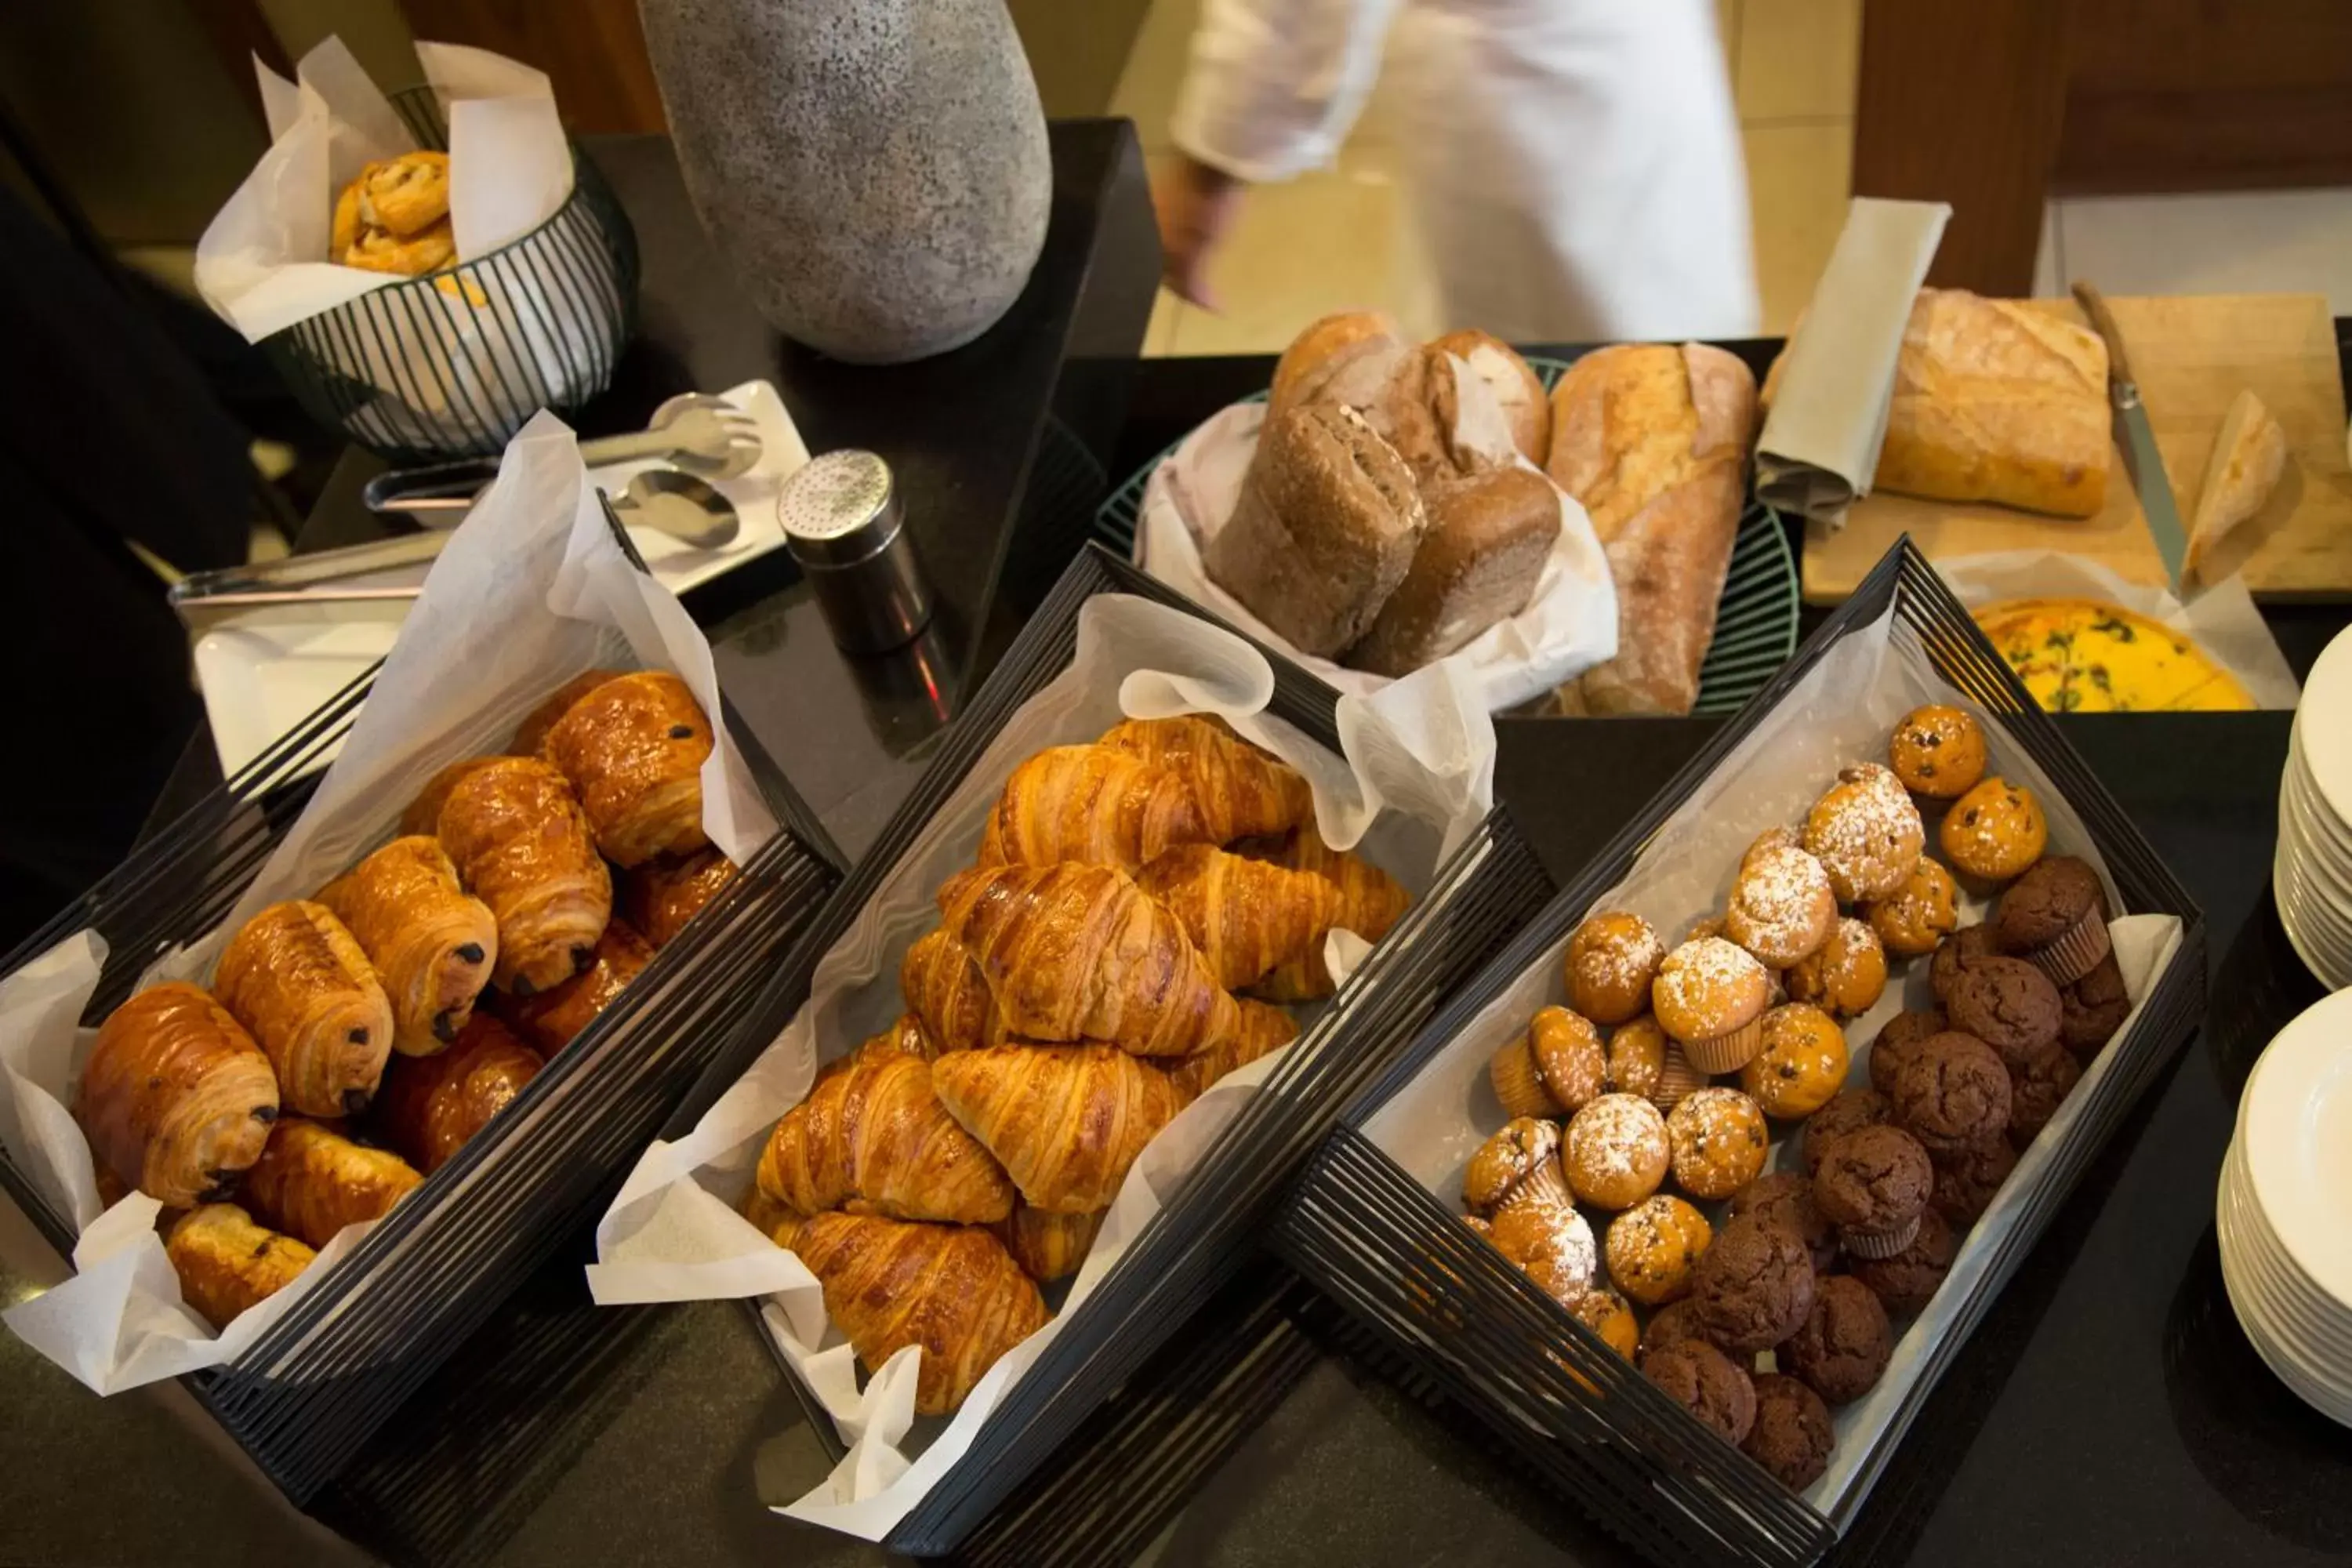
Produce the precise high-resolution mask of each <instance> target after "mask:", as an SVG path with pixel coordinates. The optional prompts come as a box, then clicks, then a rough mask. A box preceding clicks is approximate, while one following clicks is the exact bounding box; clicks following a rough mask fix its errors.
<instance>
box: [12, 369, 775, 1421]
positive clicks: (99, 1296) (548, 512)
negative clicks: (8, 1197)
mask: <svg viewBox="0 0 2352 1568" xmlns="http://www.w3.org/2000/svg"><path fill="white" fill-rule="evenodd" d="M602 665H615V666H620V667H627V666H631V665H636V666H642V667H644V668H659V669H667V670H671V671H674V672H675V673H676V674H677V676H678V677H679V678H680V679H683V680H684V681H685V682H686V683H687V685H688V687H689V688H691V689H693V692H694V696H695V700H697V701H698V702H700V703H701V704H702V706H703V710H704V711H706V712H708V713H709V714H710V715H711V716H712V724H711V731H712V733H713V736H714V739H715V741H716V746H715V748H714V750H713V752H712V753H711V756H710V759H709V762H707V763H704V764H703V771H702V790H703V826H704V828H705V829H706V830H707V831H708V832H709V835H710V837H711V839H712V841H713V842H715V843H716V844H718V845H719V847H720V848H721V849H723V850H725V851H726V852H727V854H728V855H730V857H732V858H734V859H735V860H737V861H738V862H739V863H740V862H741V861H743V860H746V859H748V858H751V854H752V853H753V852H754V851H755V850H756V849H757V848H758V847H760V846H761V844H763V843H765V842H766V841H767V840H768V839H769V838H770V837H772V836H773V835H774V833H775V831H776V826H777V824H776V820H775V817H774V816H773V815H772V814H771V812H770V811H769V809H768V806H767V805H766V803H765V802H764V801H763V800H762V799H761V795H760V793H759V789H758V787H757V785H756V784H754V783H753V782H752V779H751V772H750V770H749V768H748V766H747V765H746V764H745V763H744V761H743V758H742V755H741V753H740V752H739V751H738V750H737V749H736V747H735V745H734V742H732V741H731V740H730V738H729V735H728V732H727V727H726V726H725V724H723V723H721V722H719V721H718V716H719V711H720V709H719V682H718V677H717V674H716V671H715V669H714V668H713V666H712V663H711V658H710V645H709V643H708V642H707V641H706V640H705V639H704V638H703V636H702V633H701V632H700V631H699V630H698V628H697V627H696V626H695V625H694V621H693V618H692V617H691V616H688V615H687V613H686V611H685V609H684V607H683V606H681V605H679V604H678V602H677V597H676V596H675V595H672V594H671V593H670V592H669V590H667V588H664V587H662V586H661V585H660V584H658V583H656V582H655V581H654V580H653V579H652V578H651V577H649V576H647V575H646V574H644V573H642V572H639V571H638V570H637V569H636V568H635V566H633V565H631V564H630V563H629V561H628V559H627V558H626V557H625V555H623V554H622V552H621V549H620V546H619V544H618V543H617V542H615V541H614V539H613V537H612V534H611V531H610V530H609V529H608V528H607V527H606V525H605V522H604V511H603V509H602V507H601V506H600V505H599V504H598V501H597V499H596V494H595V491H594V490H593V489H592V488H590V486H589V485H588V483H587V470H586V469H584V468H582V467H581V464H580V452H579V447H578V445H577V443H575V442H574V441H573V439H572V432H571V431H570V430H569V429H567V428H566V427H565V426H563V424H562V422H561V421H559V420H557V419H556V418H555V417H554V416H551V415H546V414H542V415H541V416H538V417H537V418H536V419H534V420H532V421H531V423H530V426H527V427H526V428H525V429H524V431H523V433H522V434H521V435H520V436H519V437H516V438H515V440H514V442H513V443H512V444H511V445H510V446H509V447H508V448H507V453H506V457H505V458H504V459H503V461H502V462H501V463H500V466H499V477H498V480H497V482H496V483H495V484H494V485H492V487H491V488H490V489H489V490H488V493H487V494H486V495H485V496H484V497H483V499H482V501H481V503H480V504H479V505H478V506H476V507H475V508H474V510H473V511H472V512H471V513H470V514H468V516H467V519H466V521H465V523H464V524H463V526H461V527H460V528H458V530H457V531H456V532H455V533H453V534H452V535H451V536H450V539H449V543H448V546H447V548H446V549H445V550H443V552H441V555H440V558H439V559H438V560H437V561H436V562H435V563H434V565H433V570H432V573H431V574H430V575H429V576H427V577H426V578H425V587H424V589H423V591H422V593H421V594H420V595H419V596H418V598H417V601H416V606H415V609H414V610H412V611H411V612H410V613H409V616H408V618H407V620H406V622H405V623H404V625H403V626H402V627H401V634H400V640H399V642H398V643H397V644H395V645H394V648H393V650H392V652H391V654H390V655H389V656H387V657H386V658H385V660H384V664H383V670H382V671H381V672H380V673H379V674H378V675H377V677H376V681H375V685H374V687H373V690H372V692H371V694H370V695H369V697H368V700H367V704H366V706H365V707H364V708H362V710H361V711H360V716H359V720H358V722H357V723H356V724H355V725H354V726H353V727H352V732H351V735H350V737H349V739H348V740H347V741H346V742H344V745H343V748H342V751H341V753H340V754H338V755H337V757H336V759H335V761H334V763H333V765H332V766H331V768H330V769H329V770H328V772H327V775H326V777H325V778H324V779H322V780H320V783H319V786H318V788H317V790H316V791H315V792H314V793H313V794H312V795H311V796H310V802H309V804H308V805H306V806H305V807H304V808H303V811H302V815H301V816H299V818H298V819H297V820H296V821H295V823H294V825H293V826H291V827H290V828H289V830H288V831H287V835H286V837H285V838H284V839H283V841H281V842H280V843H279V844H278V848H277V850H276V852H275V853H274V854H272V855H271V857H270V858H269V859H268V862H266V863H265V864H264V865H263V867H262V868H261V871H260V873H259V874H258V875H257V877H256V879H254V882H253V885H252V886H251V887H250V888H248V889H246V892H245V894H244V896H243V897H242V898H241V899H239V900H237V903H236V908H235V909H234V910H231V911H230V913H229V916H228V918H227V919H226V921H223V922H222V923H221V925H220V926H219V927H217V928H216V929H215V931H212V932H211V933H210V934H209V935H208V936H207V937H205V940H203V941H202V942H197V943H194V944H193V945H192V946H190V947H187V948H182V949H175V950H173V952H168V953H166V954H164V955H163V958H161V959H159V960H158V961H157V962H156V963H154V964H152V966H150V968H149V969H148V971H147V972H146V973H144V974H143V975H142V976H141V982H140V983H141V984H142V986H145V985H152V984H157V983H159V982H161V981H165V980H191V981H194V982H196V983H198V984H202V983H204V982H205V980H206V979H207V978H208V977H209V976H210V974H211V973H212V966H213V963H214V961H215V959H216V958H217V957H218V955H219V952H220V950H221V949H222V947H224V946H225V945H226V943H227V941H228V938H229V937H230V936H231V935H232V934H234V933H235V932H236V929H237V927H238V926H240V925H241V924H243V923H244V921H246V920H247V919H248V918H249V917H250V916H252V915H253V914H254V913H255V912H256V911H257V910H261V909H262V908H264V907H265V906H267V905H268V904H272V903H276V902H278V901H279V900H285V899H293V898H308V897H310V894H311V893H312V892H314V891H315V890H316V889H318V888H319V887H320V886H321V885H322V884H323V883H325V882H327V881H328V880H329V879H331V878H333V877H335V876H337V875H339V874H341V872H342V871H343V870H344V869H345V868H348V867H350V866H351V865H352V863H353V862H354V861H357V860H358V859H360V858H362V856H364V855H365V854H367V853H368V851H370V850H371V849H373V848H374V847H376V846H377V845H379V844H381V843H383V842H384V841H385V840H387V839H389V838H391V837H393V835H394V822H395V821H396V819H397V818H398V817H399V815H400V813H401V810H402V809H403V808H404V806H406V805H407V804H408V803H409V801H410V800H412V799H413V798H415V795H416V793H417V792H418V791H419V790H420V789H422V788H423V787H424V785H425V781H426V780H428V779H430V778H431V777H432V776H433V774H434V773H436V771H437V770H438V769H440V768H441V767H442V766H444V765H445V764H446V763H451V762H454V761H456V760H457V759H458V758H460V757H466V756H472V755H477V754H478V753H482V752H493V751H496V750H497V749H499V747H500V746H502V745H504V744H505V743H506V741H507V738H508V737H509V735H510V734H512V732H513V731H514V728H515V726H516V725H517V724H518V723H520V721H521V720H522V718H523V717H524V715H526V714H527V713H529V712H530V710H531V709H532V708H534V707H536V706H537V705H538V704H539V703H540V702H541V700H543V699H544V698H545V697H546V696H547V694H548V693H549V692H550V691H551V690H553V689H555V688H557V687H558V686H561V685H562V684H563V682H565V681H566V680H569V679H572V677H573V676H575V675H578V674H579V673H581V672H582V671H583V670H585V669H589V668H596V667H598V666H602ZM105 956H106V950H105V944H104V943H103V942H101V941H100V939H99V937H98V935H97V933H96V932H94V931H80V932H78V933H76V934H75V935H73V936H71V937H68V938H67V939H66V940H65V941H64V942H60V943H58V945H57V946H56V947H54V948H52V949H51V950H50V951H49V952H46V953H44V954H42V955H41V956H40V957H39V958H37V959H36V960H34V961H33V962H32V963H28V964H26V966H25V967H24V968H22V969H21V970H19V971H17V973H15V974H12V975H10V976H9V977H8V978H7V979H6V980H5V981H0V1140H5V1144H6V1147H7V1150H8V1153H9V1155H10V1156H11V1158H12V1159H14V1160H15V1161H16V1163H17V1165H18V1166H19V1167H20V1168H21V1169H22V1170H24V1171H25V1172H26V1173H27V1174H28V1175H29V1177H30V1178H31V1179H32V1180H33V1181H35V1182H37V1183H38V1184H40V1185H41V1187H42V1188H43V1190H44V1191H45V1192H46V1193H47V1194H48V1196H49V1197H50V1199H51V1200H52V1201H53V1202H55V1203H56V1204H57V1205H58V1208H59V1210H60V1211H61V1212H63V1213H65V1214H68V1215H71V1216H72V1218H73V1221H74V1223H75V1224H76V1225H77V1226H79V1227H80V1230H81V1235H80V1239H79V1242H78V1243H77V1245H76V1246H75V1248H74V1257H73V1264H74V1270H75V1272H74V1274H73V1276H72V1277H71V1278H70V1279H66V1280H64V1281H63V1282H62V1283H60V1284H58V1286H56V1287H55V1288H54V1289H50V1290H49V1291H48V1292H47V1294H45V1295H41V1296H37V1297H35V1298H34V1299H33V1300H29V1301H26V1302H23V1303H21V1304H20V1305H17V1306H15V1307H12V1308H10V1309H9V1310H7V1311H6V1313H5V1314H4V1315H0V1316H5V1321H6V1322H7V1324H8V1327H9V1328H10V1329H12V1330H13V1331H15V1332H16V1335H17V1337H18V1338H20V1339H22V1340H24V1341H25V1342H26V1343H27V1344H30V1345H31V1346H32V1347H33V1348H34V1349H36V1350H37V1351H39V1352H41V1353H42V1354H43V1355H45V1356H47V1357H48V1359H49V1360H51V1361H53V1362H56V1363H58V1365H59V1366H62V1367H64V1368H65V1369H66V1370H67V1371H68V1372H70V1373H73V1374H74V1375H75V1376H76V1377H78V1378H79V1379H81V1381H82V1382H83V1383H85V1384H88V1385H89V1387H90V1388H92V1389H93V1390H95V1391H97V1392H98V1393H100V1394H112V1393H115V1392H117V1391H119V1390H121V1389H125V1388H132V1387H136V1386H138V1385H139V1384H142V1383H152V1382H154V1381H156V1380H157V1379H159V1378H165V1377H173V1376H177V1375H178V1374H180V1373H189V1372H194V1371H197V1370H200V1369H201V1368H204V1367H207V1366H215V1365H218V1364H220V1363H225V1362H228V1361H232V1360H234V1359H235V1358H236V1356H237V1355H238V1354H239V1353H240V1352H243V1351H244V1350H245V1349H246V1347H247V1346H248V1345H250V1344H252V1343H253V1342H255V1340H257V1338H258V1337H259V1336H260V1334H261V1333H262V1332H263V1331H265V1330H266V1329H268V1327H269V1325H270V1324H272V1323H274V1322H276V1321H278V1319H279V1318H280V1317H281V1316H283V1315H284V1314H285V1312H286V1311H287V1310H288V1309H289V1308H290V1307H291V1306H292V1305H293V1304H294V1303H295V1302H296V1301H297V1300H299V1299H300V1298H301V1297H302V1296H303V1295H304V1294H305V1293H306V1292H307V1291H309V1290H310V1289H311V1288H313V1287H314V1286H315V1285H316V1284H317V1283H318V1281H319V1280H320V1279H323V1278H325V1277H326V1275H327V1272H328V1270H329V1269H330V1268H331V1266H332V1265H333V1264H334V1262H335V1260H336V1259H338V1258H341V1256H342V1255H343V1254H344V1253H346V1252H348V1251H350V1250H351V1248H352V1247H354V1246H356V1245H357V1244H358V1243H359V1241H360V1240H361V1239H362V1237H365V1236H366V1234H367V1232H368V1231H369V1230H370V1229H372V1228H373V1223H371V1224H368V1225H357V1226H348V1227H346V1228H345V1229H344V1230H343V1231H341V1233H339V1234H338V1235H337V1236H336V1237H334V1239H333V1240H332V1241H331V1242H330V1243H329V1245H328V1246H327V1247H324V1248H322V1249H320V1254H319V1260H318V1261H317V1262H316V1263H313V1264H312V1265H311V1266H310V1268H307V1269H305V1270H304V1271H303V1272H302V1275H301V1277H300V1278H299V1279H297V1280H295V1282H294V1283H293V1284H291V1285H289V1286H288V1287H287V1288H286V1289H283V1290H281V1291H279V1292H278V1294H276V1295H275V1296H272V1297H270V1298H269V1299H268V1300H267V1301H264V1302H262V1303H261V1304H260V1305H259V1306H257V1307H255V1308H254V1309H253V1310H250V1311H247V1312H246V1313H244V1314H243V1315H241V1316H239V1317H238V1318H237V1319H236V1321H233V1322H232V1323H231V1324H230V1325H229V1326H228V1328H227V1329H226V1330H225V1331H222V1332H221V1333H219V1334H217V1335H215V1333H214V1332H213V1331H212V1330H211V1329H210V1328H209V1327H208V1326H206V1325H205V1322H204V1321H203V1320H201V1319H200V1318H198V1317H197V1316H196V1315H195V1314H194V1312H192V1311H190V1310H188V1309H186V1308H185V1307H184V1306H182V1305H181V1302H180V1286H179V1278H178V1276H177V1275H176V1274H175V1273H174V1272H173V1268H172V1265H171V1261H170V1259H169V1258H166V1257H165V1255H164V1251H163V1238H162V1237H160V1236H158V1235H157V1234H156V1232H155V1228H154V1225H155V1219H156V1216H157V1215H158V1214H159V1213H160V1212H161V1209H162V1205H160V1204H158V1203H157V1202H156V1201H155V1200H154V1199H152V1198H151V1197H148V1196H147V1195H145V1194H142V1193H132V1194H131V1195H130V1196H128V1197H126V1198H124V1199H123V1200H122V1201H121V1202H120V1203H118V1204H116V1205H114V1206H113V1207H112V1208H110V1209H106V1210H105V1211H104V1212H103V1213H101V1212H100V1203H99V1199H98V1184H97V1174H96V1171H95V1169H94V1166H93V1164H92V1161H91V1156H90V1152H89V1144H88V1143H87V1142H84V1140H83V1138H82V1135H81V1131H80V1128H79V1126H78V1125H77V1124H76V1123H75V1121H74V1120H73V1117H72V1115H71V1113H70V1111H69V1110H68V1106H70V1105H71V1103H72V1101H73V1097H74V1093H75V1090H76V1087H77V1085H78V1082H79V1077H80V1070H81V1064H82V1062H83V1061H84V1059H86V1058H87V1057H88V1055H89V1047H90V1043H91V1041H92V1040H93V1039H94V1038H95V1037H96V1034H97V1031H96V1030H95V1029H85V1028H81V1027H79V1018H80V1016H81V1013H82V1009H83V1008H84V1007H85V1006H86V1005H88V1003H89V998H90V996H91V994H93V993H94V992H95V991H96V990H97V987H98V982H99V973H100V965H101V964H102V963H103V962H104V960H105Z"/></svg>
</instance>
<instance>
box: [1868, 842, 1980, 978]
mask: <svg viewBox="0 0 2352 1568" xmlns="http://www.w3.org/2000/svg"><path fill="white" fill-rule="evenodd" d="M1862 915H1863V918H1864V920H1866V921H1869V922H1870V929H1871V930H1872V931H1875V932H1877V933H1878V940H1879V942H1881V943H1882V944H1884V945H1885V949H1886V951H1887V952H1892V953H1895V954H1898V955H1899V956H1901V957H1904V958H1916V957H1918V956H1919V955H1920V954H1922V953H1928V952H1935V951H1936V949H1937V947H1939V946H1941V945H1942V943H1943V941H1944V938H1946V937H1947V936H1948V935H1950V934H1951V932H1952V931H1953V930H1954V928H1956V927H1957V926H1958V924H1959V923H1960V889H1959V886H1958V884H1957V883H1955V882H1954V881H1953V880H1952V874H1951V873H1950V872H1949V871H1947V870H1945V869H1944V868H1943V867H1941V866H1939V865H1937V863H1936V862H1935V861H1933V860H1930V859H1928V858H1927V857H1926V856H1925V855H1922V856H1920V857H1919V858H1918V860H1917V861H1916V862H1915V863H1914V864H1913V866H1912V868H1911V875H1910V876H1908V877H1906V878H1905V879H1904V881H1903V885H1902V886H1901V887H1900V888H1897V889H1895V891H1893V892H1892V893H1889V894H1888V895H1887V896H1886V897H1885V898H1883V899H1880V900H1876V901H1875V902H1873V903H1869V904H1865V905H1864V906H1863V910H1862Z"/></svg>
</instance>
